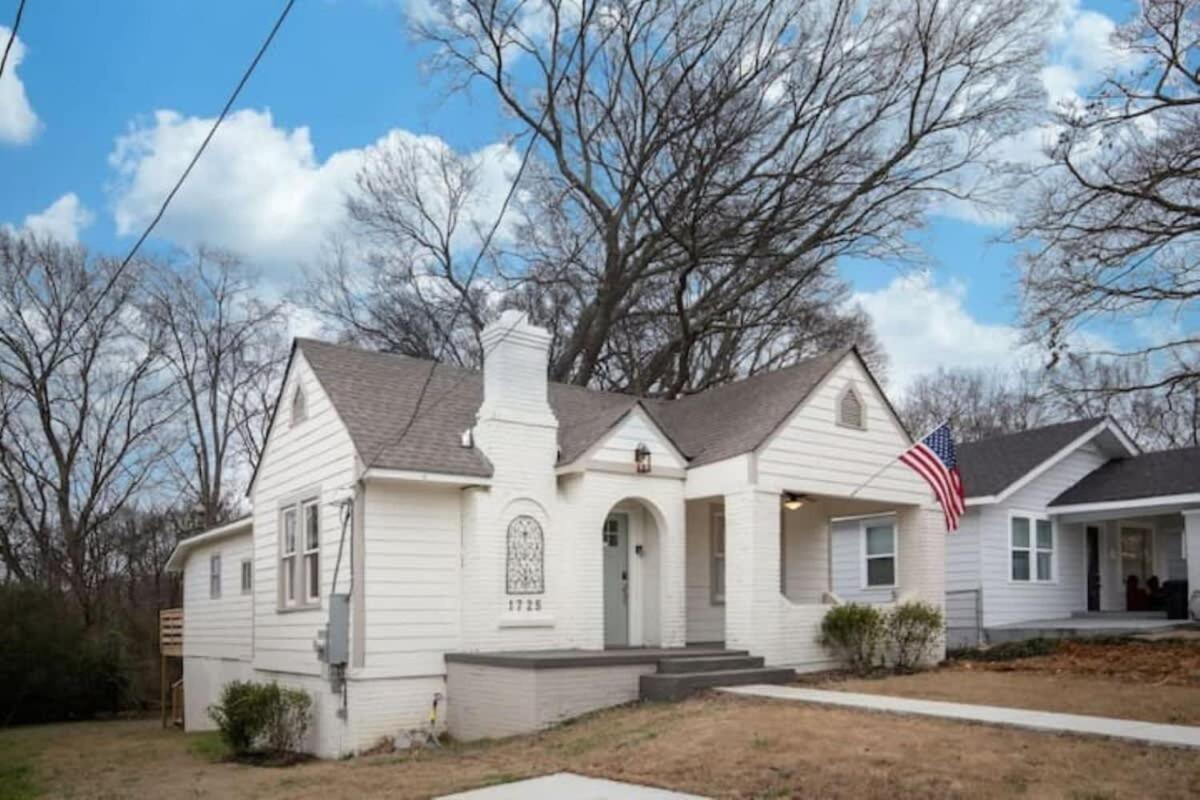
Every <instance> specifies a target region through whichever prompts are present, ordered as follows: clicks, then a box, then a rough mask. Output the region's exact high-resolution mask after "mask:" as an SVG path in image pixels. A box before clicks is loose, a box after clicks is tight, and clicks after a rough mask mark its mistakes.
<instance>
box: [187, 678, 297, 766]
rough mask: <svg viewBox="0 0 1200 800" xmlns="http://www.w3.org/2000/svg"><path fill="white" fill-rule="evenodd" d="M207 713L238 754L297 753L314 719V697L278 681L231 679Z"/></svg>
mask: <svg viewBox="0 0 1200 800" xmlns="http://www.w3.org/2000/svg"><path fill="white" fill-rule="evenodd" d="M208 715H209V716H210V717H212V719H213V722H215V723H216V724H217V728H218V730H219V731H220V733H221V739H222V740H223V741H224V742H225V744H226V745H227V746H228V747H229V749H230V751H232V752H233V755H234V757H236V758H246V757H247V756H250V755H253V754H256V753H266V754H268V755H281V754H284V753H296V752H299V750H300V747H301V745H302V743H303V741H304V736H305V734H307V733H308V726H309V724H310V723H311V722H312V698H311V697H309V696H308V694H307V693H306V692H302V691H299V690H297V689H284V688H281V687H280V686H279V684H277V683H255V682H253V681H232V682H230V683H228V684H226V685H225V688H224V689H222V690H221V700H220V702H219V703H216V704H214V705H212V706H209V709H208Z"/></svg>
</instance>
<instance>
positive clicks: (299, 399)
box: [292, 386, 308, 425]
mask: <svg viewBox="0 0 1200 800" xmlns="http://www.w3.org/2000/svg"><path fill="white" fill-rule="evenodd" d="M306 419H308V401H307V400H306V399H305V398H304V389H303V388H302V387H300V386H297V387H296V392H295V394H293V395H292V424H293V425H298V424H299V423H301V422H304V420H306Z"/></svg>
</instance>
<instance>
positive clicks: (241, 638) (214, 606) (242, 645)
mask: <svg viewBox="0 0 1200 800" xmlns="http://www.w3.org/2000/svg"><path fill="white" fill-rule="evenodd" d="M253 544H254V543H253V538H252V537H251V535H250V532H249V531H247V532H246V533H242V534H237V535H236V536H229V537H227V538H224V539H219V540H217V541H215V542H213V543H211V544H207V545H201V546H200V547H197V548H196V549H195V550H193V551H192V552H191V553H189V554H188V558H187V562H186V563H185V565H184V569H183V655H184V657H185V658H221V659H237V660H240V661H249V660H250V657H251V646H252V629H251V599H252V598H251V595H248V594H242V590H241V580H242V566H241V565H242V560H243V559H247V558H250V557H251V554H252V550H253ZM218 554H219V555H220V556H221V596H220V597H219V598H217V599H213V598H212V597H210V591H209V564H210V559H211V558H212V556H214V555H218Z"/></svg>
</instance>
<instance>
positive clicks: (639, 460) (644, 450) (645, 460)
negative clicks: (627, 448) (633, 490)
mask: <svg viewBox="0 0 1200 800" xmlns="http://www.w3.org/2000/svg"><path fill="white" fill-rule="evenodd" d="M633 463H634V465H635V466H636V467H637V471H638V472H639V473H642V472H649V471H650V448H649V447H646V444H645V442H638V446H637V449H635V450H634V451H633Z"/></svg>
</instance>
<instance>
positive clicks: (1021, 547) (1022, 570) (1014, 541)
mask: <svg viewBox="0 0 1200 800" xmlns="http://www.w3.org/2000/svg"><path fill="white" fill-rule="evenodd" d="M1009 524H1010V529H1011V553H1012V555H1011V562H1012V571H1011V576H1012V580H1014V581H1018V582H1022V583H1025V582H1041V583H1046V582H1049V581H1053V580H1054V525H1053V523H1051V522H1050V519H1049V518H1048V517H1045V516H1039V515H1037V514H1013V515H1012V517H1011V518H1010V523H1009Z"/></svg>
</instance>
